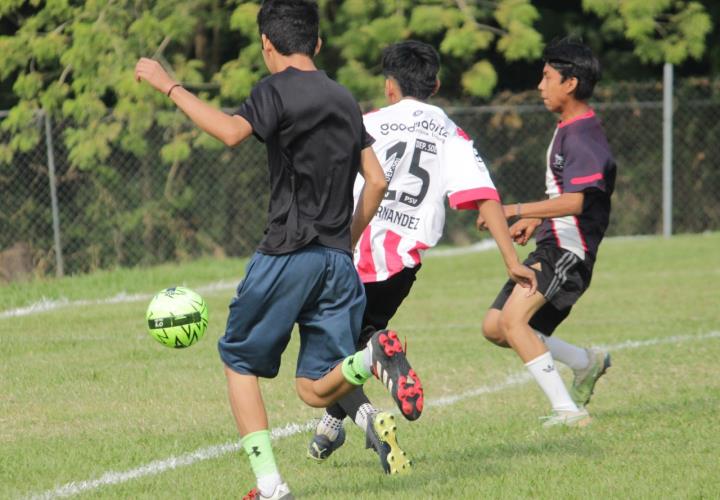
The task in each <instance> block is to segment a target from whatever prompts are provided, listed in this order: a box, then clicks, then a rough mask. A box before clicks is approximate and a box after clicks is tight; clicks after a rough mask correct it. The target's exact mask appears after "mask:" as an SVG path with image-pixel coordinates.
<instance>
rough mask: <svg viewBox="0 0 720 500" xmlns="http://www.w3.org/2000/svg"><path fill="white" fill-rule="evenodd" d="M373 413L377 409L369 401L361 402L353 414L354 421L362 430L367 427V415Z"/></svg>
mask: <svg viewBox="0 0 720 500" xmlns="http://www.w3.org/2000/svg"><path fill="white" fill-rule="evenodd" d="M373 413H377V410H376V409H375V408H374V407H373V405H371V404H369V403H363V404H361V405H360V408H358V411H357V414H356V415H355V423H356V424H357V426H358V427H360V428H361V429H362V431H363V432H365V430H366V429H367V424H368V417H369V416H370V415H372V414H373Z"/></svg>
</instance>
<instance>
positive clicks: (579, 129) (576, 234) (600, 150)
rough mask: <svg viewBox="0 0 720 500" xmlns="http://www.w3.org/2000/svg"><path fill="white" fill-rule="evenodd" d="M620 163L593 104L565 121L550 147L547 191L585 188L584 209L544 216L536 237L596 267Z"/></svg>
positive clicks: (557, 192) (553, 193)
mask: <svg viewBox="0 0 720 500" xmlns="http://www.w3.org/2000/svg"><path fill="white" fill-rule="evenodd" d="M615 173H616V166H615V160H614V159H613V156H612V152H611V151H610V146H609V145H608V142H607V139H606V137H605V132H604V130H603V128H602V125H601V123H600V120H599V119H598V117H597V116H596V115H595V112H594V111H592V110H590V111H588V112H587V113H585V114H583V115H580V116H578V117H576V118H573V119H571V120H568V121H565V122H560V123H559V124H558V126H557V128H556V129H555V133H554V134H553V138H552V141H550V146H549V147H548V150H547V167H546V173H545V185H546V193H547V195H548V197H549V198H551V199H552V198H556V197H558V196H560V195H561V194H563V193H579V192H582V193H584V196H585V198H584V202H583V210H582V213H581V214H580V215H577V216H575V215H568V216H565V217H555V218H549V219H545V220H544V221H543V223H542V224H541V225H540V227H539V228H538V232H537V235H536V237H535V241H536V243H537V244H538V245H540V244H551V245H555V246H557V247H560V248H563V249H565V250H569V251H570V252H572V253H574V254H575V255H577V256H578V257H580V258H581V259H582V260H583V262H584V264H585V266H586V267H587V268H588V269H592V267H593V265H594V263H595V259H596V257H597V251H598V247H599V246H600V242H601V241H602V239H603V236H604V234H605V230H606V229H607V227H608V222H609V220H610V197H611V196H612V193H613V189H614V188H615Z"/></svg>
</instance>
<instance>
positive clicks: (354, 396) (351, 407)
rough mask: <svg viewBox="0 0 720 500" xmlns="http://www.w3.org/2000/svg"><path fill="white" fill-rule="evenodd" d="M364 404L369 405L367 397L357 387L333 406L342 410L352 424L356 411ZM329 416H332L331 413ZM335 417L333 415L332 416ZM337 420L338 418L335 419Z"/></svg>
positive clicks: (360, 388)
mask: <svg viewBox="0 0 720 500" xmlns="http://www.w3.org/2000/svg"><path fill="white" fill-rule="evenodd" d="M365 403H367V404H371V403H370V400H369V399H368V397H367V396H366V395H365V392H364V391H363V389H362V387H358V388H357V389H355V390H354V391H352V392H351V393H349V394H346V395H345V396H343V397H341V398H340V399H339V400H338V402H337V403H335V406H338V405H339V406H340V407H341V409H342V410H344V412H343V413H344V414H345V415H347V416H348V417H350V418H351V419H352V420H353V422H354V421H355V416H356V415H357V412H358V410H359V409H360V407H361V406H362V405H364V404H365ZM328 413H330V409H328ZM331 415H333V414H332V413H331ZM333 416H335V415H333ZM337 418H339V417H337Z"/></svg>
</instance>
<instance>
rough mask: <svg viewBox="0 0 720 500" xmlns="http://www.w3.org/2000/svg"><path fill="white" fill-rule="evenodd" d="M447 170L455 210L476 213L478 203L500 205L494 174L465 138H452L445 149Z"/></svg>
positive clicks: (470, 142) (450, 195)
mask: <svg viewBox="0 0 720 500" xmlns="http://www.w3.org/2000/svg"><path fill="white" fill-rule="evenodd" d="M444 168H445V172H446V179H447V185H446V191H447V193H448V201H449V203H450V207H451V208H454V209H455V210H474V209H477V202H478V201H482V200H495V201H500V196H499V195H498V192H497V189H495V184H493V181H492V179H491V178H490V172H488V169H487V167H486V166H485V162H484V161H483V160H482V158H480V155H479V154H478V152H477V151H476V150H475V148H474V147H473V143H472V141H470V140H468V139H465V138H463V137H461V136H454V137H451V138H449V139H448V141H447V142H446V143H445V148H444Z"/></svg>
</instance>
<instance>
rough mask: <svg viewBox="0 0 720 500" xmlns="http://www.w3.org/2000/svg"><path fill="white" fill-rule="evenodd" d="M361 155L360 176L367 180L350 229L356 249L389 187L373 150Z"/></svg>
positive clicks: (368, 148) (370, 149) (364, 151)
mask: <svg viewBox="0 0 720 500" xmlns="http://www.w3.org/2000/svg"><path fill="white" fill-rule="evenodd" d="M361 155H362V158H361V162H360V175H362V176H363V179H365V185H364V186H363V188H362V191H361V192H360V197H359V198H358V202H357V206H356V207H355V213H354V214H353V220H352V226H351V227H350V234H351V235H352V248H355V245H356V244H357V242H358V240H359V239H360V236H362V233H363V231H364V230H365V228H366V227H367V225H368V224H369V223H370V221H371V220H372V218H373V217H374V216H375V213H376V212H377V209H378V207H379V206H380V203H381V202H382V200H383V197H384V196H385V191H386V190H387V187H388V183H387V181H386V180H385V172H384V171H383V169H382V167H381V166H380V162H379V161H378V159H377V156H375V152H374V151H373V148H372V147H367V148H365V149H363V150H362V153H361Z"/></svg>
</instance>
